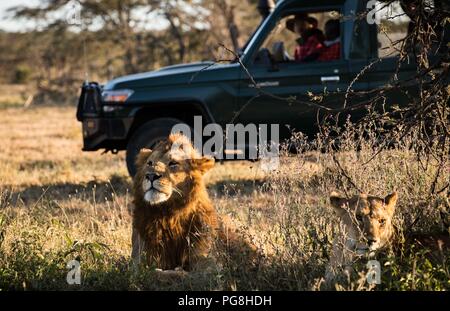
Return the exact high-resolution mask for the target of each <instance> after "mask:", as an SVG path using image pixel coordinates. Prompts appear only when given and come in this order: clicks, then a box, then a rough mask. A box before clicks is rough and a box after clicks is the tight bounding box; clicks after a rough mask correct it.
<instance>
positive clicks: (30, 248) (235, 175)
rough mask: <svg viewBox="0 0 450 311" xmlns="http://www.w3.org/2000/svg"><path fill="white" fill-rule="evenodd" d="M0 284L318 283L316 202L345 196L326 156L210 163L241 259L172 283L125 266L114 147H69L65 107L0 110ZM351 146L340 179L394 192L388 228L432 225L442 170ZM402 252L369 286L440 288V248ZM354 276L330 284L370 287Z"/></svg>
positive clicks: (444, 266)
mask: <svg viewBox="0 0 450 311" xmlns="http://www.w3.org/2000/svg"><path fill="white" fill-rule="evenodd" d="M0 111H1V114H0V145H1V146H2V150H1V152H0V289H131V290H141V289H197V290H214V289H237V290H241V289H250V290H266V289H274V290H283V289H286V290H316V289H323V288H324V286H323V283H322V282H323V279H322V278H323V275H324V272H325V267H326V265H327V262H328V253H329V251H330V245H331V241H332V237H333V234H334V231H335V230H336V229H335V228H336V227H337V226H336V219H335V217H334V215H333V212H332V210H331V208H330V207H329V204H328V194H329V193H330V192H331V191H333V190H342V191H347V192H354V191H355V190H354V189H352V188H351V186H350V185H349V183H348V180H347V179H346V178H345V177H344V176H343V175H342V173H341V172H339V171H338V170H337V168H336V165H335V163H334V162H333V160H332V159H331V157H330V155H328V154H321V153H317V152H306V153H303V154H301V155H298V156H295V157H285V158H283V159H282V164H281V167H280V169H279V170H278V171H277V172H272V173H271V174H269V175H267V174H265V173H264V172H262V171H261V169H260V168H259V164H258V163H249V162H236V163H225V164H218V165H217V166H216V168H215V169H214V170H213V171H212V172H211V173H209V175H208V176H207V182H208V188H209V191H210V195H211V197H212V198H213V200H214V202H215V203H216V207H217V209H218V210H219V213H221V214H222V215H229V217H231V218H232V219H233V220H234V221H235V222H236V223H237V224H238V226H239V227H240V228H241V231H242V234H243V235H245V236H246V237H247V238H248V239H250V240H252V241H253V243H255V244H256V245H257V246H258V250H259V252H260V258H259V260H258V262H256V263H255V262H254V263H252V265H251V266H246V265H244V264H243V262H244V261H243V259H242V258H237V257H233V256H231V255H230V254H227V253H226V252H225V251H224V250H221V249H216V250H215V252H214V255H215V257H216V258H218V259H217V262H218V269H217V271H209V272H208V273H199V272H194V273H191V274H190V275H189V276H188V277H185V278H183V279H181V280H177V281H176V282H171V281H170V280H161V279H159V278H158V276H157V275H156V274H155V273H154V271H152V269H150V268H149V269H143V270H141V271H139V272H136V271H134V270H133V269H132V268H131V267H130V265H129V260H130V258H129V255H130V247H131V245H130V240H131V237H130V235H131V232H130V229H131V223H130V214H129V205H130V193H129V191H130V189H131V185H130V183H131V180H130V178H129V177H128V175H127V172H126V168H125V164H124V155H123V154H120V155H119V156H113V155H109V154H108V155H101V154H100V153H83V152H81V141H82V138H81V130H80V125H79V124H78V123H77V122H76V120H75V110H74V109H73V108H67V107H63V108H57V107H39V108H31V109H28V110H24V109H20V108H3V109H1V110H0ZM371 154H372V153H371V152H370V150H366V149H364V148H363V149H362V150H360V151H359V152H354V151H353V150H352V148H351V146H350V147H349V149H348V151H346V152H345V151H344V152H342V153H340V154H339V158H340V161H341V163H342V165H343V167H344V169H345V170H346V171H347V174H348V175H349V176H351V178H352V179H353V180H354V181H355V182H356V183H357V184H358V185H360V186H361V188H364V190H366V191H367V192H370V193H371V194H374V195H380V196H382V195H385V194H387V192H390V191H392V190H394V189H395V190H397V191H399V192H400V203H399V212H398V213H397V216H396V222H397V224H398V226H400V227H405V226H407V225H408V224H410V223H412V222H413V221H414V219H416V218H417V217H416V216H417V215H419V214H423V215H425V217H422V218H420V220H419V221H417V222H415V223H414V226H413V228H412V229H411V230H415V231H424V232H431V231H433V230H438V229H442V228H441V227H440V226H442V224H441V223H440V222H439V214H438V213H437V209H436V205H437V204H439V202H443V201H442V197H439V196H428V192H427V191H428V189H429V186H430V184H431V183H433V181H434V177H435V174H436V172H437V170H438V169H440V170H442V169H444V170H446V171H445V172H446V173H445V174H441V176H440V177H439V178H438V181H437V187H438V188H439V187H443V185H444V184H445V182H446V178H447V177H448V174H447V173H448V169H449V168H448V167H444V168H442V167H441V168H437V167H436V166H433V165H432V164H430V165H429V167H427V168H425V169H423V168H422V167H420V163H419V162H417V161H415V159H414V155H413V154H412V153H409V152H408V151H407V150H406V149H401V150H399V149H394V150H390V151H387V152H384V153H382V154H380V156H379V157H377V158H376V159H375V160H374V161H371V162H369V163H368V164H365V165H363V163H365V162H367V160H368V159H369V157H370V156H371ZM430 254H431V253H430V252H429V251H426V250H417V249H413V250H411V249H409V248H408V249H402V250H401V252H400V254H399V253H398V252H397V253H395V254H393V253H392V252H388V253H387V254H385V255H384V256H383V257H380V258H379V260H380V261H382V263H383V264H386V266H385V268H384V269H383V283H382V284H381V285H380V286H378V289H383V290H390V289H400V290H411V289H425V290H441V289H448V288H449V287H450V286H449V285H450V284H449V278H450V272H449V256H448V253H446V252H441V254H438V255H436V256H434V254H431V255H433V256H430ZM72 259H78V260H80V262H81V264H82V266H81V269H82V285H80V286H75V287H73V286H69V285H68V284H67V283H66V274H67V272H68V269H67V268H66V264H67V262H69V261H70V260H72ZM360 281H361V279H358V278H356V280H351V281H350V282H345V281H343V282H342V283H341V284H339V285H338V286H337V288H338V289H353V290H354V289H360V290H361V289H371V288H372V287H370V286H367V285H366V284H364V282H360Z"/></svg>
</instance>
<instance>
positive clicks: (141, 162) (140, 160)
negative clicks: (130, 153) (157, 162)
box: [136, 148, 153, 167]
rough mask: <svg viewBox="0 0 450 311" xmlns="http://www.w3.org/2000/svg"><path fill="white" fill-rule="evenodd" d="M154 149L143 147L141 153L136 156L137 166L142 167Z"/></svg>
mask: <svg viewBox="0 0 450 311" xmlns="http://www.w3.org/2000/svg"><path fill="white" fill-rule="evenodd" d="M152 152H153V151H151V150H150V149H147V148H143V149H141V151H140V152H139V154H138V155H137V157H136V166H137V167H142V166H143V165H145V164H146V163H147V160H148V157H149V156H150V155H151V154H152Z"/></svg>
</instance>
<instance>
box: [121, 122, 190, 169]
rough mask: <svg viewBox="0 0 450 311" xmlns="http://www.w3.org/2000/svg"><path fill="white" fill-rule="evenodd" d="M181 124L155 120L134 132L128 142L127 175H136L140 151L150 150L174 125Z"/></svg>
mask: <svg viewBox="0 0 450 311" xmlns="http://www.w3.org/2000/svg"><path fill="white" fill-rule="evenodd" d="M182 123H184V122H182V121H180V120H177V119H170V118H164V119H156V120H152V121H149V122H147V123H145V124H144V125H142V126H141V127H139V128H138V129H137V130H136V132H135V133H134V134H133V136H132V137H131V139H130V140H129V142H128V146H127V154H126V161H127V168H128V173H129V174H130V176H131V177H134V175H136V163H135V161H136V157H137V155H138V154H139V152H140V151H141V149H142V148H150V149H152V148H153V147H155V145H156V144H157V143H158V142H160V141H161V140H164V139H166V138H167V137H168V136H169V135H170V132H171V131H172V128H173V126H174V125H176V124H182Z"/></svg>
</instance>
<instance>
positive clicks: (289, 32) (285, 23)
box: [254, 10, 343, 64]
mask: <svg viewBox="0 0 450 311" xmlns="http://www.w3.org/2000/svg"><path fill="white" fill-rule="evenodd" d="M341 28H342V24H341V22H340V12H339V11H337V10H329V11H321V12H309V13H306V12H298V13H292V14H289V15H287V16H284V17H283V18H281V19H280V20H279V21H278V23H277V24H276V26H275V27H274V28H273V29H272V31H271V33H270V34H269V35H268V36H267V38H266V39H265V41H264V43H263V44H262V46H261V48H260V49H259V52H258V54H257V55H256V57H255V59H254V61H255V63H256V64H258V63H260V64H261V63H268V62H275V63H314V62H331V61H337V60H340V59H341V58H342V55H343V53H342V44H341V42H342V31H341Z"/></svg>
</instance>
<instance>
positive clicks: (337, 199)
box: [330, 191, 347, 210]
mask: <svg viewBox="0 0 450 311" xmlns="http://www.w3.org/2000/svg"><path fill="white" fill-rule="evenodd" d="M330 203H331V206H333V207H334V208H336V209H339V210H340V209H343V208H344V207H345V204H346V203H347V200H346V199H345V198H344V197H342V196H341V195H340V194H339V193H337V192H334V191H333V192H332V193H331V194H330Z"/></svg>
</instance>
